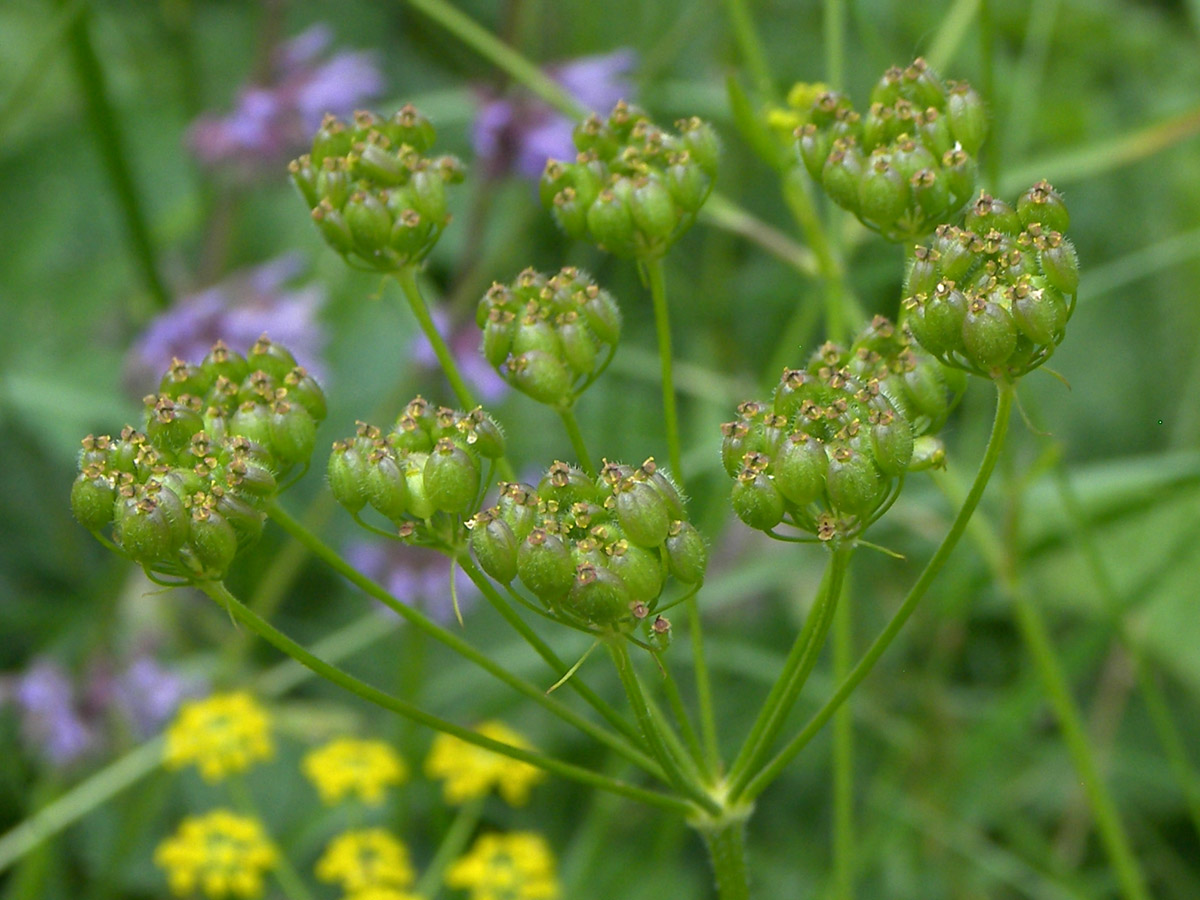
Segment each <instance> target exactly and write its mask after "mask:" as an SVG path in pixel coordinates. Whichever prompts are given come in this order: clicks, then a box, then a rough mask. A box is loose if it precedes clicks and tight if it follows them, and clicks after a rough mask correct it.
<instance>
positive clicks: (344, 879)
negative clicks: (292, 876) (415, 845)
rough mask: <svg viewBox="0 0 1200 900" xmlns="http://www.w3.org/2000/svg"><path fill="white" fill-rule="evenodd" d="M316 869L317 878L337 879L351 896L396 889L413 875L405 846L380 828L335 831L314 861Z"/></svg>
mask: <svg viewBox="0 0 1200 900" xmlns="http://www.w3.org/2000/svg"><path fill="white" fill-rule="evenodd" d="M316 872H317V878H319V879H321V881H333V882H337V883H338V884H340V885H341V886H342V890H344V891H345V892H346V893H347V894H349V895H350V896H351V897H355V895H356V894H358V893H360V892H363V891H366V890H368V889H377V888H393V889H395V890H397V891H398V890H401V889H403V888H406V887H408V886H409V885H410V884H412V882H413V878H414V877H415V876H414V873H413V869H412V865H411V864H410V863H409V861H408V849H407V848H406V847H405V846H404V844H402V843H401V842H400V841H399V839H397V838H396V837H395V836H393V835H392V834H391V833H390V832H388V831H386V830H385V829H383V828H364V829H362V830H360V831H347V832H344V833H342V834H339V835H338V836H337V837H335V838H334V839H333V840H332V841H330V842H329V846H328V847H326V848H325V853H324V854H323V855H322V856H321V858H320V859H318V860H317V868H316ZM355 900H357V898H355Z"/></svg>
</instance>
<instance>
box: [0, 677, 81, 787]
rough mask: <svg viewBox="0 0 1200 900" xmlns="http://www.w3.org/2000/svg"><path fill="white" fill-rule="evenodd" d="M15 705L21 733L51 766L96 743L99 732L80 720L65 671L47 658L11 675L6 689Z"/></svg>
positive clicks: (64, 762)
mask: <svg viewBox="0 0 1200 900" xmlns="http://www.w3.org/2000/svg"><path fill="white" fill-rule="evenodd" d="M6 693H8V694H9V696H10V697H11V699H12V702H13V704H14V705H15V706H16V708H17V712H18V714H19V716H20V722H21V737H22V738H23V739H24V741H25V743H26V744H27V745H28V746H29V747H30V748H31V749H32V750H34V751H35V752H37V753H40V754H42V755H44V756H45V758H46V760H47V761H48V762H49V763H50V764H51V765H53V766H55V767H64V766H69V765H70V764H71V763H74V762H76V761H78V760H80V759H82V758H83V757H85V756H87V755H88V754H89V753H91V752H93V751H94V750H96V749H97V748H98V746H99V736H98V735H97V733H96V732H95V730H94V729H93V728H92V726H91V725H90V724H89V723H88V722H86V721H85V720H84V716H83V712H82V710H81V709H80V708H79V703H78V698H77V697H76V694H75V687H74V685H73V684H72V683H71V680H70V678H68V677H67V673H66V672H65V671H64V670H63V669H62V667H61V666H59V665H58V664H57V663H55V662H53V661H51V660H49V659H37V660H35V661H34V662H33V664H32V665H30V667H29V668H28V669H27V670H26V671H25V672H24V673H23V674H20V675H16V676H11V680H10V682H9V685H8V691H7V692H6Z"/></svg>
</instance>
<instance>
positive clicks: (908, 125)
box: [796, 59, 987, 241]
mask: <svg viewBox="0 0 1200 900" xmlns="http://www.w3.org/2000/svg"><path fill="white" fill-rule="evenodd" d="M807 119H808V121H807V122H805V123H804V124H803V125H801V126H800V127H799V128H797V129H796V140H797V147H798V150H799V154H800V159H801V160H802V161H803V163H804V166H805V168H806V169H807V170H808V172H809V174H810V175H811V176H812V177H813V178H814V179H815V180H817V181H819V182H820V183H821V185H822V186H823V187H824V189H825V192H826V193H828V194H829V196H830V197H831V198H832V199H833V201H834V202H835V203H837V204H838V206H841V207H843V208H844V209H847V210H849V211H850V212H852V213H854V215H855V216H857V217H858V219H859V220H860V221H861V222H862V223H863V224H864V225H866V226H867V227H868V228H871V229H872V230H874V231H877V232H879V233H880V234H881V235H883V236H884V237H886V238H888V239H889V240H893V241H911V240H915V239H917V238H920V237H923V236H925V235H927V234H929V232H931V231H932V230H933V229H934V227H935V226H936V225H938V224H939V223H941V222H945V221H948V220H949V219H950V218H952V217H953V216H954V215H955V214H956V213H957V212H958V211H959V210H960V209H962V207H963V206H964V204H966V203H967V202H968V201H969V200H970V198H971V196H972V195H973V194H974V192H975V174H976V162H975V156H976V154H977V153H978V152H979V148H980V147H981V146H982V145H983V141H984V138H985V137H986V135H987V114H986V111H985V109H984V107H983V101H982V100H981V99H980V97H979V95H978V94H977V93H976V92H975V91H974V89H973V88H971V86H970V85H968V84H966V83H965V82H957V83H956V82H942V81H941V79H939V78H938V76H937V74H936V73H935V72H934V71H933V70H932V69H931V68H929V66H928V64H927V63H926V62H925V61H924V60H923V59H917V60H915V61H914V62H913V63H912V64H911V65H909V66H908V67H907V68H904V69H900V68H898V67H892V68H891V69H888V70H887V72H885V73H884V76H883V78H882V79H881V80H880V81H879V83H878V84H876V85H875V88H874V89H873V90H872V91H871V106H870V108H869V109H868V110H867V112H866V114H865V115H863V114H860V113H858V112H856V111H855V110H854V108H853V106H852V105H851V103H850V100H849V99H848V98H847V97H846V96H845V95H843V94H840V93H837V92H833V91H826V92H824V93H821V94H818V95H817V97H816V99H815V100H814V101H813V103H812V106H811V108H810V109H809V110H808V114H807Z"/></svg>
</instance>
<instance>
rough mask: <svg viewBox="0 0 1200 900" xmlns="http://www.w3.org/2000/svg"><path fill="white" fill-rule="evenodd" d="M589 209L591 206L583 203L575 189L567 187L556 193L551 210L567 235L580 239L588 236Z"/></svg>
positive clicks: (573, 238) (576, 239)
mask: <svg viewBox="0 0 1200 900" xmlns="http://www.w3.org/2000/svg"><path fill="white" fill-rule="evenodd" d="M588 209H590V206H585V205H584V204H583V202H582V201H581V200H580V199H579V197H578V195H577V193H576V191H575V189H574V188H571V187H567V188H563V190H561V191H559V192H558V193H557V194H555V195H554V199H553V201H552V203H551V207H550V212H551V214H552V215H553V216H554V221H555V222H557V223H558V227H559V228H561V229H562V230H563V232H564V233H565V234H566V235H567V237H569V238H571V239H572V240H575V241H578V240H582V239H583V238H585V237H587V231H588V218H587V214H588Z"/></svg>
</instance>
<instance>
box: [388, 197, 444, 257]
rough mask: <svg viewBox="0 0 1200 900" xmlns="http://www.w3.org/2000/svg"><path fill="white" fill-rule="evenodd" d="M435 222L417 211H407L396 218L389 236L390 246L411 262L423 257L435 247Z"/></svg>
mask: <svg viewBox="0 0 1200 900" xmlns="http://www.w3.org/2000/svg"><path fill="white" fill-rule="evenodd" d="M432 237H434V222H433V220H432V219H427V218H426V217H425V216H423V215H421V214H420V213H419V212H417V211H416V210H415V209H406V210H404V211H403V212H401V213H400V215H398V216H396V221H395V224H393V225H392V230H391V233H390V234H389V236H388V246H390V247H391V249H392V250H394V251H395V252H396V253H399V254H400V255H401V256H404V257H407V258H408V259H410V260H416V259H420V258H421V257H423V256H424V255H425V254H426V253H427V252H428V251H429V249H430V247H432V246H433V244H432V241H431V238H432Z"/></svg>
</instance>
